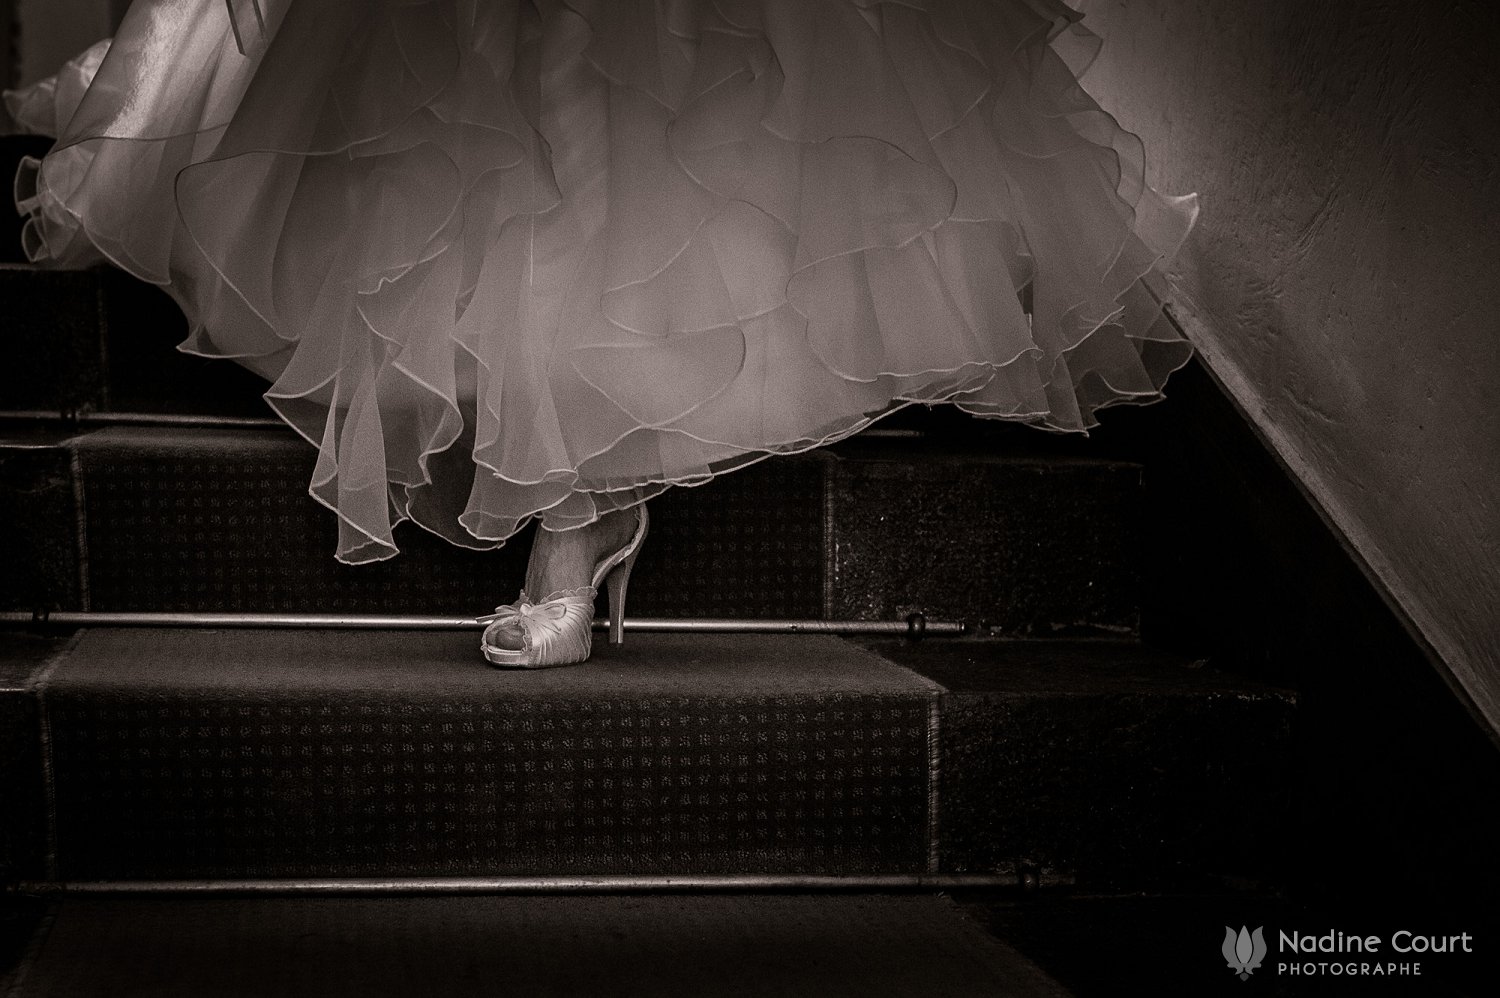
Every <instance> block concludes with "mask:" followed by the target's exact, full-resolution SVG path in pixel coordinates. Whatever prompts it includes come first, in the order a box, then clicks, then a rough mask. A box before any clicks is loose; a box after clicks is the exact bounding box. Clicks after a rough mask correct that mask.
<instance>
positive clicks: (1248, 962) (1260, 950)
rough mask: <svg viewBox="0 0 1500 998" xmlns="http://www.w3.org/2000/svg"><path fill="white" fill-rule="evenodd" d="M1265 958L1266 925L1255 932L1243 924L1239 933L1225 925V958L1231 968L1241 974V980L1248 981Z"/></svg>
mask: <svg viewBox="0 0 1500 998" xmlns="http://www.w3.org/2000/svg"><path fill="white" fill-rule="evenodd" d="M1265 958H1266V937H1265V926H1264V925H1262V926H1261V927H1260V928H1258V929H1256V930H1255V931H1254V932H1253V933H1252V932H1251V931H1250V930H1249V929H1247V928H1245V927H1244V926H1243V925H1242V926H1240V931H1239V932H1238V933H1236V932H1235V931H1234V930H1233V929H1231V928H1230V927H1229V926H1227V925H1226V926H1224V959H1226V960H1228V961H1229V969H1230V970H1232V971H1234V972H1235V973H1236V974H1237V975H1239V978H1240V980H1242V981H1248V980H1249V979H1250V975H1251V974H1252V973H1254V972H1255V968H1257V967H1259V966H1260V962H1261V961H1262V960H1264V959H1265Z"/></svg>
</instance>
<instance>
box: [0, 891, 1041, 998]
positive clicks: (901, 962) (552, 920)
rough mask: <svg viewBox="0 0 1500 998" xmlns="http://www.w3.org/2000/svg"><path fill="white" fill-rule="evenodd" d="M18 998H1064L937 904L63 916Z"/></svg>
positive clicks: (289, 905)
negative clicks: (498, 997)
mask: <svg viewBox="0 0 1500 998" xmlns="http://www.w3.org/2000/svg"><path fill="white" fill-rule="evenodd" d="M8 994H9V995H10V996H11V998H40V996H42V995H64V994H65V995H68V996H70V998H92V996H99V998H105V996H108V998H116V996H119V995H127V994H128V995H151V996H155V998H203V996H208V995H213V996H215V998H266V996H270V995H276V996H278V998H301V996H308V998H313V996H316V998H341V996H350V998H353V996H358V998H383V996H390V998H458V996H469V995H479V994H519V995H528V996H534V998H545V996H554V995H555V996H574V995H598V996H615V995H618V996H633V995H640V996H663V995H684V996H686V995H757V996H758V995H784V996H788V998H792V996H801V995H806V996H809V998H812V996H818V998H823V996H848V998H884V996H891V998H895V996H914V998H915V996H924V998H925V996H954V998H960V996H962V998H969V996H974V995H997V996H1001V995H1012V996H1016V998H1041V996H1060V995H1065V994H1066V992H1065V991H1063V990H1062V989H1061V988H1060V987H1059V986H1058V985H1057V984H1056V983H1055V982H1053V981H1052V980H1051V979H1050V978H1049V977H1048V976H1047V975H1046V974H1044V973H1042V972H1041V971H1040V970H1039V969H1038V968H1037V967H1035V966H1034V965H1033V964H1031V963H1030V962H1029V961H1027V960H1026V959H1025V958H1023V957H1021V956H1020V955H1019V954H1018V953H1016V952H1015V951H1014V950H1013V949H1011V948H1010V947H1009V946H1007V945H1006V944H1004V943H1002V942H1000V941H999V940H997V939H995V938H994V937H992V936H990V935H989V934H988V933H986V932H985V931H984V930H983V929H982V928H981V927H980V926H979V925H977V924H976V923H975V922H974V921H972V920H971V919H970V918H969V917H968V916H966V915H965V914H964V913H963V912H962V911H961V910H960V909H959V908H958V907H957V906H956V905H955V904H954V903H953V902H952V901H950V900H949V899H947V898H941V897H931V896H921V895H913V896H900V895H895V896H892V895H886V896H880V895H875V896H862V895H832V896H737V895H726V896H708V897H683V896H676V897H673V896H668V897H618V896H606V897H501V898H482V897H468V898H394V899H337V900H334V899H315V898H299V899H242V900H194V899H176V900H167V899H136V900H129V899H108V900H92V899H90V900H73V899H69V900H66V901H64V902H63V903H62V904H61V905H60V906H59V910H58V911H57V912H56V914H55V916H54V918H53V919H52V922H51V925H50V928H49V929H48V930H47V931H46V933H45V935H44V936H43V937H42V938H41V939H40V940H39V944H38V946H37V947H36V950H35V953H34V956H33V957H32V959H31V960H30V961H29V962H28V963H27V964H26V965H23V966H22V967H21V968H19V969H18V971H17V972H16V974H15V978H14V980H13V982H12V989H11V990H10V991H9V992H8Z"/></svg>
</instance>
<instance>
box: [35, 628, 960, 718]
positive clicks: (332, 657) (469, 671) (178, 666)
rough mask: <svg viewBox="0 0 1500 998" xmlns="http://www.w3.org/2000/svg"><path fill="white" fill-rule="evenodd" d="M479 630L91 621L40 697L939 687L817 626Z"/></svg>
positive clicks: (774, 693)
mask: <svg viewBox="0 0 1500 998" xmlns="http://www.w3.org/2000/svg"><path fill="white" fill-rule="evenodd" d="M478 648H479V634H478V631H477V630H476V631H472V632H469V631H359V630H333V629H328V630H319V629H311V630H278V629H251V630H235V629H223V630H197V629H189V628H182V629H177V630H173V629H154V628H98V629H93V630H88V631H84V632H82V633H81V634H80V635H79V637H78V639H77V640H76V641H75V642H74V643H73V644H72V645H71V646H70V647H69V648H68V650H67V651H66V652H65V654H63V655H62V656H61V657H60V659H59V661H57V662H56V663H55V664H53V666H52V668H51V671H50V677H49V680H48V694H49V697H50V698H51V699H52V701H53V702H54V703H57V702H59V698H68V699H69V700H71V699H72V698H75V697H77V698H84V697H92V696H94V695H100V696H106V697H128V698H132V699H140V700H144V701H147V702H154V703H162V702H165V701H166V698H168V697H178V696H203V697H211V696H219V695H222V696H225V697H231V698H236V699H245V700H248V699H249V698H251V697H257V696H258V697H267V698H270V697H282V696H285V697H287V698H289V699H292V700H297V699H299V698H300V697H303V696H306V697H309V698H310V697H314V696H334V697H356V696H365V695H370V694H375V695H380V696H389V697H391V698H393V699H399V700H402V701H413V700H429V699H433V698H442V699H458V700H462V699H467V698H474V697H480V698H484V699H486V700H493V701H495V702H496V703H513V702H520V701H539V700H554V699H574V700H587V701H593V700H601V699H605V698H617V697H619V698H630V697H648V698H658V697H709V698H722V699H724V700H726V701H734V700H738V699H741V698H746V697H804V696H824V695H839V694H846V695H850V694H860V695H868V696H913V695H916V696H920V695H923V694H926V693H930V692H932V691H935V690H936V689H938V687H937V685H936V684H934V683H932V682H930V681H928V680H925V679H923V678H922V677H920V676H918V675H916V674H914V673H912V672H911V671H909V670H907V669H905V668H903V667H901V666H899V665H896V664H894V663H892V662H890V661H887V660H886V659H884V658H882V657H880V656H878V655H876V654H873V653H871V652H869V651H867V650H865V649H863V648H860V647H858V646H856V645H853V644H850V643H849V642H846V641H841V640H839V639H838V638H833V637H827V636H820V635H798V636H790V637H789V636H785V635H766V634H701V635H700V634H640V635H634V634H633V635H630V637H629V638H628V640H627V641H626V642H625V644H623V645H609V644H607V643H606V642H604V640H603V638H602V636H600V637H599V638H598V639H597V640H596V642H595V645H594V653H593V655H592V656H591V657H590V659H589V660H588V661H587V662H583V663H580V664H577V665H572V666H568V667H566V668H555V669H497V668H493V667H491V666H489V665H487V664H486V663H485V662H484V661H483V660H481V659H480V657H479V651H478Z"/></svg>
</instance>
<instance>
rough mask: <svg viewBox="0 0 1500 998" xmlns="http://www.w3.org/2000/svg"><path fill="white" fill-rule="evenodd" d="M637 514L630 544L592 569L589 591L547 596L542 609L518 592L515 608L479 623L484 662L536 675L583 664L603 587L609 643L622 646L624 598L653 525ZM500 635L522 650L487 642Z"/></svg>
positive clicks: (643, 513) (501, 610)
mask: <svg viewBox="0 0 1500 998" xmlns="http://www.w3.org/2000/svg"><path fill="white" fill-rule="evenodd" d="M636 509H638V510H640V515H639V519H638V520H637V522H636V528H635V534H634V535H633V536H632V537H631V538H630V543H628V544H626V545H625V547H623V548H622V549H620V550H619V551H616V552H615V553H614V554H612V555H610V556H609V557H608V558H605V559H604V560H603V561H601V562H600V563H599V564H598V565H597V566H595V568H594V577H593V584H592V585H590V586H585V587H583V588H581V589H563V590H560V591H558V592H555V593H551V594H549V595H548V596H547V598H546V599H544V600H542V601H541V602H540V603H533V602H532V600H531V597H530V596H528V595H527V594H526V591H525V590H522V591H521V598H520V599H518V600H516V602H514V603H507V604H504V605H501V606H497V607H495V612H494V613H491V614H486V615H485V616H483V617H480V618H479V623H481V624H486V625H487V626H486V627H485V629H484V634H482V635H481V636H480V638H479V650H480V652H481V653H482V654H483V655H484V658H485V661H487V662H489V663H490V664H491V665H498V666H502V667H505V668H511V669H539V668H544V667H546V666H553V665H571V664H573V663H575V662H582V661H584V660H585V659H587V658H588V657H589V653H590V652H591V651H592V650H593V628H594V598H595V597H596V596H598V595H599V584H600V583H601V582H604V583H606V584H607V585H608V586H609V643H610V644H612V645H618V644H623V643H624V641H625V592H626V588H627V587H628V586H629V584H630V571H631V569H633V568H634V567H635V559H636V557H637V556H638V555H639V554H640V553H641V546H642V545H643V544H644V543H645V542H646V530H647V529H648V528H649V527H650V524H651V518H650V516H649V515H648V514H647V512H646V507H645V506H644V505H641V506H637V507H636ZM503 630H510V631H514V632H519V634H520V638H521V647H520V648H502V647H500V646H499V645H497V644H494V643H493V642H492V641H491V638H493V637H495V636H497V635H498V634H499V633H500V632H501V631H503Z"/></svg>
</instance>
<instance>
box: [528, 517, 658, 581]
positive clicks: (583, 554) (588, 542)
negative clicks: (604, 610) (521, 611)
mask: <svg viewBox="0 0 1500 998" xmlns="http://www.w3.org/2000/svg"><path fill="white" fill-rule="evenodd" d="M638 520H639V517H638V516H637V515H636V511H635V510H634V509H623V510H615V511H614V512H612V513H606V514H604V515H603V516H601V517H600V518H599V519H597V520H595V521H594V522H593V523H590V524H589V525H588V526H586V527H578V528H577V529H575V530H546V529H544V528H542V527H540V526H538V527H537V531H536V537H535V539H533V540H532V542H531V558H530V559H529V560H528V561H527V562H526V592H527V593H529V594H530V595H531V597H532V598H533V599H538V600H545V599H547V598H548V597H549V596H551V595H552V594H553V593H557V592H562V591H563V590H566V589H583V588H586V587H588V586H591V585H593V584H594V582H593V580H594V569H595V568H596V567H597V566H598V565H599V563H600V562H602V561H604V559H605V558H608V557H609V556H610V555H612V554H614V553H615V552H616V551H621V550H624V548H625V547H626V546H628V545H629V544H630V539H631V538H632V537H634V536H635V529H636V524H637V522H638Z"/></svg>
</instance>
